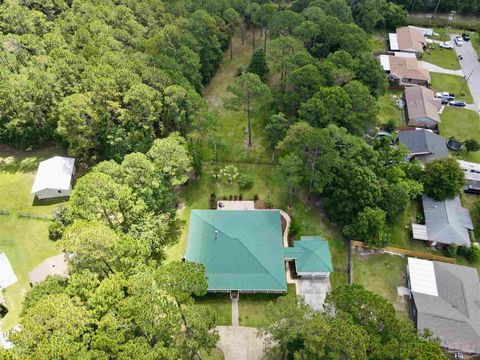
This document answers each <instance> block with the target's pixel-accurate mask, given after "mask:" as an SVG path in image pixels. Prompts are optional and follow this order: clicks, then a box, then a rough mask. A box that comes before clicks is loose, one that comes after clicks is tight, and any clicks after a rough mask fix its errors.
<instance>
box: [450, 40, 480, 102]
mask: <svg viewBox="0 0 480 360" xmlns="http://www.w3.org/2000/svg"><path fill="white" fill-rule="evenodd" d="M454 37H455V36H453V35H451V38H452V41H453V39H454ZM454 48H455V51H456V53H457V55H462V56H463V60H460V64H461V65H462V70H463V73H464V74H465V76H467V77H469V76H470V75H471V76H470V78H469V80H468V87H469V88H470V92H471V93H472V96H473V100H474V103H475V106H476V108H477V110H478V109H480V61H478V55H477V52H476V51H475V49H474V48H473V46H472V44H471V42H470V41H465V42H464V43H463V46H461V47H458V46H457V45H454Z"/></svg>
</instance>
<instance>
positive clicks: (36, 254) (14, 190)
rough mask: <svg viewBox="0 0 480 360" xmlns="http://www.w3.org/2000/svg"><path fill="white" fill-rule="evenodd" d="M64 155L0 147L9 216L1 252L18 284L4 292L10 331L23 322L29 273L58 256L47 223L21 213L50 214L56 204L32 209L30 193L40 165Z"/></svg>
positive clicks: (1, 203)
mask: <svg viewBox="0 0 480 360" xmlns="http://www.w3.org/2000/svg"><path fill="white" fill-rule="evenodd" d="M53 154H63V151H61V150H60V149H47V150H43V151H37V152H31V153H25V152H19V151H13V150H11V149H9V148H6V147H0V194H1V195H2V196H1V197H0V209H7V210H9V212H10V215H7V216H1V217H0V252H5V253H6V254H7V257H8V259H9V261H10V263H11V264H12V267H13V270H14V271H15V273H16V275H17V278H18V282H17V283H15V284H14V285H12V286H10V287H8V288H7V289H6V290H5V291H4V295H5V299H6V301H7V306H8V308H9V312H8V314H7V315H6V316H5V318H4V319H2V320H1V321H0V329H4V330H5V329H9V328H11V327H13V326H15V325H16V324H17V323H18V322H19V320H20V312H21V309H22V302H23V299H24V297H25V293H26V292H27V291H28V289H29V288H30V285H29V281H30V280H29V277H28V273H29V272H30V271H31V270H32V269H33V268H34V267H35V266H37V265H38V264H39V263H41V262H42V261H43V260H45V259H46V258H48V257H50V256H53V255H55V254H57V253H58V250H57V249H56V248H55V243H53V242H51V241H50V240H49V239H48V225H49V221H48V220H43V219H42V220H39V219H30V218H28V219H27V218H19V217H18V213H19V212H26V213H32V214H39V215H50V214H51V213H52V211H53V210H54V209H55V208H56V206H57V205H43V206H42V205H38V206H33V200H34V197H33V195H31V194H30V190H31V187H32V183H33V179H34V175H35V170H36V168H37V165H38V162H39V161H41V160H43V159H45V158H48V157H50V156H52V155H53Z"/></svg>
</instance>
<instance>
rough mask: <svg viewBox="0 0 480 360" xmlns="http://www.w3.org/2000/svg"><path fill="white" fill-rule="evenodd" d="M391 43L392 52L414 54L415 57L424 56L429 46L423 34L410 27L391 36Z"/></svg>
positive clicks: (398, 30)
mask: <svg viewBox="0 0 480 360" xmlns="http://www.w3.org/2000/svg"><path fill="white" fill-rule="evenodd" d="M389 41H390V50H391V51H395V52H397V51H400V52H406V53H413V54H415V56H420V55H421V54H423V50H424V48H425V47H426V46H427V42H426V41H425V37H424V35H423V33H422V32H421V31H418V30H417V29H415V28H413V27H410V26H404V27H401V28H398V29H397V30H396V32H395V33H391V34H389Z"/></svg>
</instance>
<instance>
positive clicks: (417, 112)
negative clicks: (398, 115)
mask: <svg viewBox="0 0 480 360" xmlns="http://www.w3.org/2000/svg"><path fill="white" fill-rule="evenodd" d="M405 101H406V103H407V112H408V125H410V126H419V127H425V126H427V127H431V125H436V124H432V122H435V123H439V122H440V115H439V114H438V112H439V110H440V108H441V107H442V101H441V100H440V99H437V98H435V93H434V92H433V91H432V90H430V89H427V88H426V87H424V86H418V85H414V86H407V87H406V88H405Z"/></svg>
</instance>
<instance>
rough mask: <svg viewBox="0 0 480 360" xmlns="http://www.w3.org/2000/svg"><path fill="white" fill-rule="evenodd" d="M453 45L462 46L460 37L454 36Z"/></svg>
mask: <svg viewBox="0 0 480 360" xmlns="http://www.w3.org/2000/svg"><path fill="white" fill-rule="evenodd" d="M455 44H457V46H462V45H463V39H462V37H461V36H455Z"/></svg>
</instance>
